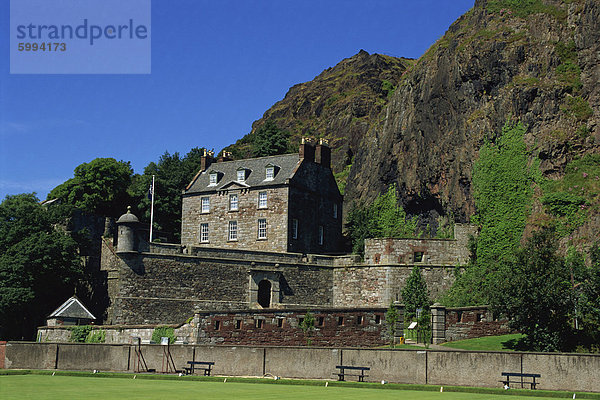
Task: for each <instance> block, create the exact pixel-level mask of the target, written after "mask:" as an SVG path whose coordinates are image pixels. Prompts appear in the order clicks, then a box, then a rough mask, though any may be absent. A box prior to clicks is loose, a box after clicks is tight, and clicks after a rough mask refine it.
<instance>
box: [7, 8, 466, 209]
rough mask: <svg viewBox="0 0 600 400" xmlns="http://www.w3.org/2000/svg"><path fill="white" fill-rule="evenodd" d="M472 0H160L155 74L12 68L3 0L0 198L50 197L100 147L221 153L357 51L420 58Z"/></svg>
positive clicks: (127, 153) (139, 165) (106, 153)
mask: <svg viewBox="0 0 600 400" xmlns="http://www.w3.org/2000/svg"><path fill="white" fill-rule="evenodd" d="M13 1H15V0H13ZM17 1H18V0H17ZM57 1H58V0H57ZM473 1H474V0H410V1H408V0H394V1H392V0H389V1H383V0H381V1H377V0H375V1H355V0H344V1H342V0H339V1H327V0H321V1H313V0H307V1H297V0H295V1H291V0H261V1H247V0H211V1H204V0H153V1H152V23H151V38H152V73H151V74H149V75H126V74H116V75H11V74H9V71H10V68H9V57H8V55H9V40H8V38H9V1H7V0H3V1H2V2H0V36H1V40H0V53H1V54H4V57H2V59H1V60H2V62H1V63H0V198H2V199H3V198H4V196H5V195H7V194H17V193H25V192H37V194H38V197H40V198H42V199H43V198H45V197H46V195H47V193H48V191H50V190H51V189H52V188H53V187H55V186H57V185H58V184H60V183H62V182H64V181H65V180H67V179H68V178H70V177H72V176H73V169H74V168H75V167H76V166H77V165H79V164H81V163H84V162H89V161H91V160H93V159H94V158H97V157H113V158H116V159H117V160H124V161H131V165H132V167H133V168H134V170H135V172H136V173H142V172H143V169H144V167H145V166H146V165H147V164H148V163H149V162H151V161H157V160H158V158H159V157H160V155H162V154H163V153H164V152H165V151H169V152H170V153H174V152H179V153H181V154H185V153H187V152H188V151H189V150H190V149H191V148H192V147H207V148H214V149H215V151H219V150H220V149H222V148H223V147H225V146H227V145H228V144H231V143H233V142H235V141H236V140H237V139H239V138H241V137H242V136H243V135H245V134H246V133H248V132H249V131H250V128H251V124H252V122H253V121H255V120H257V119H259V118H260V117H261V116H262V114H263V113H264V112H265V111H266V110H267V109H268V108H269V107H270V106H272V105H273V104H274V103H275V102H277V101H279V100H281V99H282V98H283V97H284V96H285V94H286V92H287V90H288V89H289V88H290V87H291V86H293V85H294V84H297V83H300V82H306V81H309V80H311V79H313V78H314V77H315V76H317V75H318V74H320V73H321V72H322V71H323V70H324V69H327V68H329V67H332V66H334V65H335V64H337V63H338V62H339V61H341V60H342V59H344V58H347V57H351V56H352V55H354V54H356V53H358V51H359V50H361V49H364V50H366V51H368V52H369V53H382V54H388V55H392V56H399V57H412V58H418V57H419V56H421V55H422V54H423V53H424V52H425V51H426V50H427V48H428V47H429V46H431V45H432V44H433V43H434V42H435V41H436V40H437V39H438V38H440V37H441V36H442V35H443V34H444V32H445V31H446V30H447V29H448V27H449V26H450V24H451V23H452V22H453V21H455V20H456V19H457V18H458V17H460V16H461V15H462V14H464V13H465V12H466V11H467V10H469V9H470V8H471V7H472V6H473Z"/></svg>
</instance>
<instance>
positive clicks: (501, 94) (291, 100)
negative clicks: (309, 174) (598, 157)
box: [240, 0, 600, 239]
mask: <svg viewBox="0 0 600 400" xmlns="http://www.w3.org/2000/svg"><path fill="white" fill-rule="evenodd" d="M399 40H401V39H400V38H399ZM599 59H600V3H599V2H598V1H597V0H562V1H561V0H543V1H542V0H527V1H516V0H477V1H476V3H475V5H474V7H473V9H471V10H470V11H469V12H467V13H466V14H465V15H464V16H462V17H461V18H460V19H458V20H457V21H456V22H455V23H454V24H452V26H450V28H449V29H448V31H447V33H446V34H445V35H444V36H443V37H442V38H441V39H440V40H439V41H438V42H436V43H435V44H433V45H432V46H431V48H430V49H429V50H428V51H427V52H426V53H425V54H424V55H423V56H422V57H421V58H420V59H419V60H417V61H413V60H404V59H394V58H392V57H387V56H380V55H376V54H374V55H368V54H367V53H366V52H363V51H361V52H360V53H359V54H357V55H355V56H354V57H351V58H349V59H346V60H343V61H342V62H341V63H340V64H338V65H337V66H335V67H334V68H330V69H328V70H326V71H324V72H323V73H322V74H321V75H319V76H318V77H316V78H315V80H313V81H311V82H307V83H303V84H300V85H296V86H294V87H292V88H291V89H290V91H289V92H288V94H287V95H286V97H285V98H284V99H283V100H282V101H280V102H278V103H276V104H275V105H274V106H273V107H272V108H271V109H269V110H268V111H267V112H266V113H265V115H264V117H263V119H261V120H259V121H256V122H255V123H254V124H253V131H254V130H256V128H257V127H258V126H260V125H261V124H262V123H264V121H265V120H267V119H274V120H275V121H276V122H277V124H278V125H279V126H280V127H282V128H286V129H289V130H290V131H291V132H292V133H293V135H294V137H295V138H298V137H299V136H301V135H306V134H311V133H312V134H315V133H316V134H317V135H318V136H324V137H328V138H330V143H331V144H332V146H333V148H334V169H335V171H336V172H338V175H339V176H341V178H342V179H344V178H345V176H344V172H346V173H348V176H347V186H346V197H345V202H346V210H347V209H348V208H349V207H348V206H349V205H350V204H352V203H353V202H355V201H367V202H368V201H372V200H373V199H374V198H375V197H376V196H377V195H378V194H379V193H382V192H383V191H384V190H385V189H386V187H387V186H388V185H389V184H391V183H394V182H395V183H396V184H397V186H398V188H399V190H400V194H401V197H402V199H403V203H404V206H405V208H406V209H407V212H408V213H410V214H413V215H419V216H420V217H421V218H420V219H421V221H422V222H423V223H429V224H431V225H432V226H435V223H436V220H437V218H438V217H439V216H440V215H441V216H450V217H451V218H453V219H454V220H455V221H457V222H465V221H468V220H469V218H470V216H472V215H473V213H474V212H475V211H476V210H475V207H474V201H473V191H472V184H471V182H472V180H471V178H472V167H473V162H474V160H476V158H477V155H478V149H479V148H480V146H481V145H482V143H483V142H484V140H485V139H486V138H488V139H493V138H494V137H496V136H497V135H498V134H499V133H500V132H501V128H502V126H503V125H504V124H505V123H506V121H507V120H520V121H522V122H523V123H524V124H525V125H526V126H527V134H526V137H525V140H526V143H527V146H528V151H529V158H530V161H531V162H532V163H533V162H539V165H540V170H541V172H542V175H543V176H544V177H545V178H547V179H550V180H555V181H557V182H559V183H560V181H561V180H562V179H564V177H565V171H566V169H568V168H567V167H568V165H569V163H571V162H572V161H573V160H577V159H579V158H581V157H583V156H585V155H586V154H592V153H596V154H597V153H600V146H599V144H600V125H599V123H598V122H599V118H600V84H599V81H600V63H599V61H600V60H599ZM241 142H242V143H240V144H242V145H243V140H242V141H241ZM344 169H345V171H344ZM576 169H577V168H575V170H576ZM594 188H596V189H598V188H597V185H596V186H594ZM565 190H566V189H565ZM569 190H570V189H569ZM536 193H537V196H538V198H537V200H536V202H535V204H536V205H535V207H534V210H533V211H534V212H533V216H532V218H531V222H532V223H535V219H536V218H538V219H539V218H542V219H543V217H540V216H539V215H541V214H544V213H545V210H544V207H542V206H541V203H540V201H539V197H540V196H541V193H540V191H539V190H538V191H537V192H536ZM598 195H600V193H595V192H594V193H588V195H587V200H586V201H588V203H587V204H590V202H591V209H590V210H589V212H588V214H587V215H586V218H587V222H586V223H585V224H584V225H583V226H582V227H581V228H579V229H578V230H577V231H576V232H574V233H573V234H572V235H571V238H570V239H573V238H574V237H580V238H584V237H587V238H588V239H592V236H595V235H594V232H597V231H598V228H599V227H600V217H599V215H600V212H599V204H598V203H599V202H598V199H597V196H598Z"/></svg>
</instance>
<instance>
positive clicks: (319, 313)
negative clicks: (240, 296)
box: [198, 308, 389, 347]
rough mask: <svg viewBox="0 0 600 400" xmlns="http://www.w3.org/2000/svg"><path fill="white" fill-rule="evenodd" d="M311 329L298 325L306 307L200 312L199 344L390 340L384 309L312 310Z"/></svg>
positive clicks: (353, 343)
mask: <svg viewBox="0 0 600 400" xmlns="http://www.w3.org/2000/svg"><path fill="white" fill-rule="evenodd" d="M310 312H311V314H312V315H313V316H314V318H315V326H314V330H313V331H311V332H310V334H305V332H304V331H303V330H302V329H301V327H300V324H301V322H302V319H303V318H304V317H305V316H306V310H289V311H262V312H231V313H202V314H199V322H198V324H199V325H198V343H199V344H236V345H280V346H301V345H306V344H307V343H308V341H309V340H310V342H311V343H312V345H315V346H327V347H332V346H357V347H372V346H378V345H379V346H380V345H385V344H386V343H389V340H388V339H387V333H386V330H387V326H386V324H385V312H386V309H385V308H376V309H354V310H348V309H313V310H311V311H310Z"/></svg>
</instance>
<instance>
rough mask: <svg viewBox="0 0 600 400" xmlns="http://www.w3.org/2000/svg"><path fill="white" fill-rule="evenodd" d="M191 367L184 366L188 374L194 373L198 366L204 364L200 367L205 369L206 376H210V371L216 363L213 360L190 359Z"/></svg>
mask: <svg viewBox="0 0 600 400" xmlns="http://www.w3.org/2000/svg"><path fill="white" fill-rule="evenodd" d="M187 363H188V364H189V367H183V369H184V370H185V374H186V375H193V374H194V371H195V370H196V369H198V368H197V366H204V367H201V368H199V369H203V370H204V376H210V371H211V370H212V366H213V365H215V363H214V362H212V361H188V362H187Z"/></svg>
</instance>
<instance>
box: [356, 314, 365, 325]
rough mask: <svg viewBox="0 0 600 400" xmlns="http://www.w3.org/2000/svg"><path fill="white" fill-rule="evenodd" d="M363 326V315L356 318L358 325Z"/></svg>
mask: <svg viewBox="0 0 600 400" xmlns="http://www.w3.org/2000/svg"><path fill="white" fill-rule="evenodd" d="M362 324H363V317H362V315H359V316H357V317H356V325H362Z"/></svg>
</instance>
